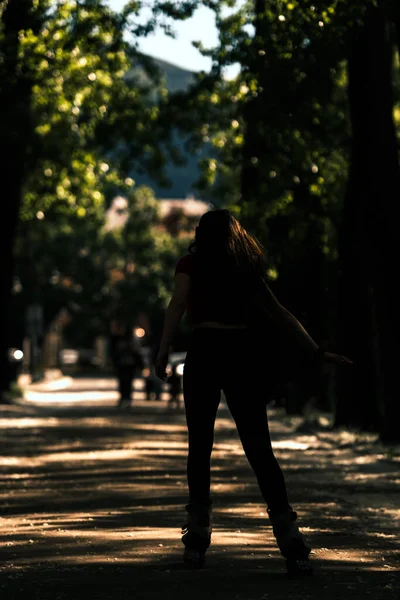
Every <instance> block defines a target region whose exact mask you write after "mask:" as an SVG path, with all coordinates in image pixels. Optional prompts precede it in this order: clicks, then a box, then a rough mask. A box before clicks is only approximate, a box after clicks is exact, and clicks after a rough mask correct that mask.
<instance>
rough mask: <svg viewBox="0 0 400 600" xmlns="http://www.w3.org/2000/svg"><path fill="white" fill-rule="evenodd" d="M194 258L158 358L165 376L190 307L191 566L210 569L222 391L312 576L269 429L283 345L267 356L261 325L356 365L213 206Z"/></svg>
mask: <svg viewBox="0 0 400 600" xmlns="http://www.w3.org/2000/svg"><path fill="white" fill-rule="evenodd" d="M189 252H190V253H189V254H188V255H187V256H184V257H183V258H182V259H181V260H180V261H179V262H178V265H177V267H176V275H175V289H174V292H173V296H172V299H171V302H170V304H169V306H168V309H167V312H166V317H165V323H164V330H163V335H162V340H161V343H160V349H159V353H158V356H157V359H156V372H157V374H158V376H159V377H161V378H165V368H166V365H167V362H168V348H169V347H170V345H171V343H172V340H173V338H174V336H175V333H176V330H177V327H178V325H179V322H180V320H181V317H182V316H183V314H184V312H185V311H186V310H187V311H188V313H189V317H190V319H191V323H192V326H193V335H192V340H191V345H190V348H189V351H188V354H187V358H186V363H185V370H184V379H183V389H184V399H185V410H186V420H187V427H188V433H189V454H188V462H187V477H188V486H189V503H188V505H187V507H186V509H187V512H188V522H187V524H186V525H185V527H184V530H183V537H182V541H183V543H184V545H185V551H184V560H185V562H186V563H189V564H191V565H193V566H201V565H202V564H203V563H204V556H205V552H206V550H207V548H208V547H209V545H210V541H211V528H212V524H211V505H212V500H211V497H210V457H211V451H212V447H213V441H214V424H215V418H216V413H217V409H218V405H219V402H220V395H221V390H223V391H224V394H225V398H226V402H227V405H228V408H229V410H230V412H231V414H232V417H233V419H234V420H235V423H236V427H237V430H238V433H239V436H240V439H241V442H242V445H243V449H244V451H245V454H246V456H247V459H248V461H249V463H250V465H251V467H252V468H253V470H254V473H255V475H256V477H257V480H258V484H259V487H260V490H261V494H262V496H263V498H264V500H265V502H266V504H267V507H268V514H269V518H270V521H271V524H272V527H273V532H274V535H275V537H276V539H277V543H278V546H279V548H280V550H281V553H282V555H283V556H284V557H285V558H286V562H287V567H288V569H289V570H290V571H297V572H298V571H303V572H311V568H310V565H309V562H308V556H309V553H310V548H309V547H308V546H307V544H306V543H305V540H304V537H303V535H302V534H301V533H300V532H299V529H298V527H297V524H296V522H295V521H296V517H297V515H296V513H295V512H294V510H293V509H292V507H291V506H290V504H289V500H288V496H287V491H286V485H285V481H284V477H283V474H282V471H281V469H280V466H279V464H278V462H277V460H276V458H275V456H274V453H273V450H272V446H271V439H270V434H269V429H268V419H267V411H266V406H267V402H268V401H269V400H270V399H271V391H272V384H273V380H274V368H272V367H271V364H274V360H273V359H274V348H271V347H270V348H269V350H268V351H267V352H266V351H265V348H268V340H263V339H262V336H259V335H258V334H257V329H259V330H260V331H263V336H264V338H265V337H266V336H268V327H269V326H268V323H270V324H271V328H270V329H271V339H272V331H273V329H274V328H275V330H276V329H277V328H278V330H279V331H281V332H282V338H283V339H285V337H286V336H287V335H288V336H289V338H290V339H291V340H292V342H295V344H297V345H299V346H300V347H302V348H303V350H302V354H303V355H304V356H306V357H308V358H309V361H310V364H311V363H313V362H314V361H317V362H319V361H323V360H329V361H332V362H336V363H346V362H349V361H348V360H347V359H346V358H344V357H341V356H338V355H336V354H329V353H325V352H323V351H322V350H321V349H320V348H319V347H318V345H317V344H316V343H315V342H314V341H313V339H312V338H311V337H310V336H309V335H308V333H307V332H306V331H305V329H304V328H303V326H302V325H301V324H300V323H299V322H298V321H297V319H296V318H295V317H294V316H293V315H292V314H291V313H290V312H289V311H287V310H286V309H285V308H284V307H283V306H281V305H280V304H279V302H278V301H277V299H276V298H275V297H274V295H273V294H272V292H271V291H270V289H269V287H268V285H267V282H266V270H267V267H266V258H265V252H264V250H263V248H262V247H261V245H260V244H259V243H258V242H257V241H256V240H255V239H254V238H253V237H252V236H251V235H249V234H248V233H247V232H246V230H245V229H244V228H243V227H242V226H241V225H240V223H239V222H238V221H237V219H236V218H235V217H234V216H233V215H232V214H231V213H230V212H229V211H227V210H213V211H210V212H208V213H206V214H205V215H203V217H202V218H201V220H200V223H199V225H198V227H197V228H196V237H195V240H194V242H193V244H192V245H191V246H190V248H189ZM257 322H258V323H257ZM263 342H266V343H265V344H263ZM271 344H272V342H271ZM263 348H264V349H263ZM271 360H272V363H271V362H270V361H271Z"/></svg>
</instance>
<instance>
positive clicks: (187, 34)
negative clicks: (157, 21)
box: [109, 0, 218, 71]
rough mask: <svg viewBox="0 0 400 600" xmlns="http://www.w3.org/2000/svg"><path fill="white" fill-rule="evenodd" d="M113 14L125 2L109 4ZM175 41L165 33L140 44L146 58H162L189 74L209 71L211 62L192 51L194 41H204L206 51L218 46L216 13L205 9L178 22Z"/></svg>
mask: <svg viewBox="0 0 400 600" xmlns="http://www.w3.org/2000/svg"><path fill="white" fill-rule="evenodd" d="M109 3H110V5H111V7H112V8H113V9H114V10H119V9H120V8H121V6H123V5H124V3H125V0H109ZM174 30H175V32H176V39H171V38H170V37H168V36H166V35H165V34H164V33H163V32H162V31H157V32H156V33H155V34H152V35H150V36H148V37H147V38H144V39H142V40H140V42H139V48H140V50H141V51H142V52H143V53H144V54H149V55H150V56H154V57H156V58H161V59H163V60H166V61H167V62H170V63H172V64H174V65H177V66H178V67H182V68H184V69H188V70H190V71H208V70H209V69H210V67H211V61H210V59H209V58H206V57H204V56H202V55H201V54H200V52H199V51H198V50H196V48H193V46H192V42H193V41H201V42H202V43H203V45H204V46H205V47H206V48H209V47H214V46H216V45H217V41H218V34H217V29H216V27H215V19H214V13H213V12H212V11H211V10H210V9H209V8H205V7H202V8H200V9H198V10H197V11H196V13H195V14H194V16H193V17H192V18H191V19H188V20H187V21H183V22H178V21H177V22H175V23H174Z"/></svg>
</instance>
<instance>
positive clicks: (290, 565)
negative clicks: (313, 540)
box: [268, 508, 313, 575]
mask: <svg viewBox="0 0 400 600" xmlns="http://www.w3.org/2000/svg"><path fill="white" fill-rule="evenodd" d="M268 514H269V518H270V521H271V524H272V530H273V533H274V536H275V538H276V541H277V544H278V547H279V550H280V551H281V554H282V556H283V557H284V558H285V559H286V569H287V572H288V573H289V575H312V573H313V569H312V565H311V563H310V561H309V558H308V557H309V555H310V552H311V548H309V547H308V546H307V544H306V541H305V539H304V536H303V534H302V533H300V531H299V528H298V526H297V523H296V520H297V513H296V512H295V511H294V510H292V509H290V508H289V509H287V510H285V511H284V512H273V513H272V514H271V511H269V510H268Z"/></svg>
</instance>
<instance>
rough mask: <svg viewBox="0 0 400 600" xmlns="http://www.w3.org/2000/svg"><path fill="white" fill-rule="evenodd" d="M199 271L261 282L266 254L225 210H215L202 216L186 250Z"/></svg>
mask: <svg viewBox="0 0 400 600" xmlns="http://www.w3.org/2000/svg"><path fill="white" fill-rule="evenodd" d="M189 252H190V253H191V254H193V255H194V256H195V258H196V263H197V266H198V268H199V269H200V270H203V268H207V270H208V272H209V273H210V271H211V272H212V271H214V270H215V271H218V272H219V275H220V276H221V275H223V273H225V274H228V273H230V274H231V275H233V276H235V275H237V276H238V275H240V274H242V275H247V276H253V277H254V276H255V277H256V278H257V279H258V278H261V279H265V277H266V270H267V258H266V252H265V250H264V248H263V247H262V245H261V244H260V242H259V241H258V240H257V239H256V238H255V237H253V236H252V235H250V234H249V233H248V232H247V231H246V230H245V229H244V227H242V225H241V224H240V223H239V221H238V220H237V219H236V218H235V217H234V216H233V214H232V213H231V212H230V211H229V210H225V209H215V210H211V211H209V212H207V213H205V214H204V215H203V216H202V217H201V219H200V222H199V225H198V227H197V228H196V236H195V239H194V241H193V242H192V244H191V245H190V247H189Z"/></svg>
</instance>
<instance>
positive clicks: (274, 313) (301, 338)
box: [255, 282, 352, 365]
mask: <svg viewBox="0 0 400 600" xmlns="http://www.w3.org/2000/svg"><path fill="white" fill-rule="evenodd" d="M255 300H256V304H257V306H258V307H259V308H261V310H263V311H264V312H265V314H266V316H267V317H268V318H271V319H274V320H275V321H276V322H277V323H278V325H280V326H281V327H282V329H284V330H285V331H286V332H287V333H288V335H290V336H291V338H292V339H293V341H294V342H297V343H298V344H299V345H300V346H302V347H303V348H304V349H305V350H308V351H309V352H310V353H313V354H315V355H316V356H318V355H319V356H320V358H321V359H322V360H323V361H326V362H333V363H336V364H339V365H351V364H352V361H351V360H350V359H349V358H347V357H346V356H342V355H340V354H334V353H332V352H324V351H323V350H322V348H320V347H319V346H318V344H317V343H316V342H315V341H314V340H313V339H312V337H311V336H310V334H309V333H308V331H307V330H306V329H305V328H304V327H303V325H302V324H301V323H300V322H299V321H298V320H297V319H296V317H295V316H294V315H292V313H291V312H289V311H288V310H287V309H286V308H285V307H284V306H282V304H280V302H279V301H278V300H277V298H276V297H275V296H274V294H273V293H272V291H271V290H270V288H269V286H268V285H267V283H266V282H263V286H262V288H261V291H260V293H259V294H257V295H256V299H255Z"/></svg>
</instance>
